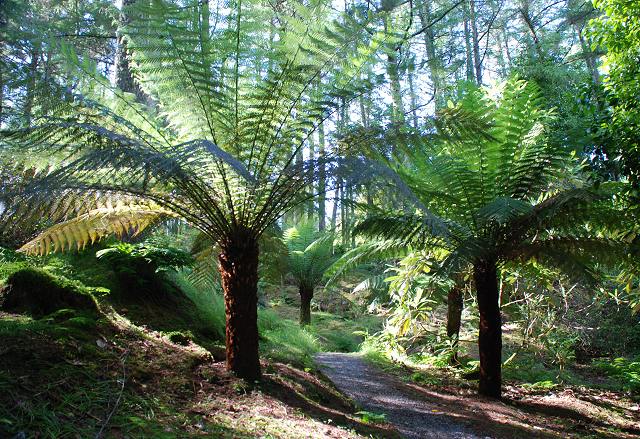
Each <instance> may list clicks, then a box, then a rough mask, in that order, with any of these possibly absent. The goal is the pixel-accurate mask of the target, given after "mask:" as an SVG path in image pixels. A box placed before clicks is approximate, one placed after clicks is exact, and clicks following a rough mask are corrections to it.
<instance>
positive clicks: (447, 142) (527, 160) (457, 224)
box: [355, 79, 637, 280]
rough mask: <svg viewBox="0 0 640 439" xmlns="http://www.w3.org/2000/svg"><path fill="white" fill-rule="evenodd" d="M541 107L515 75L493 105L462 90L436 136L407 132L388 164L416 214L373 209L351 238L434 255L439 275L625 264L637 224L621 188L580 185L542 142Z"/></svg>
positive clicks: (531, 88)
mask: <svg viewBox="0 0 640 439" xmlns="http://www.w3.org/2000/svg"><path fill="white" fill-rule="evenodd" d="M542 108H543V106H542V101H541V97H540V92H539V90H538V88H537V87H536V86H535V85H533V84H531V83H526V82H523V81H520V80H517V79H512V80H510V81H507V82H506V83H505V84H504V85H503V87H502V88H501V89H500V91H499V94H498V98H496V99H495V100H494V99H490V98H489V97H488V95H487V94H485V93H483V92H481V91H480V90H474V89H472V90H468V91H467V92H466V93H465V94H464V95H463V97H462V99H461V100H460V102H458V104H456V105H454V106H452V108H449V109H447V110H445V111H444V114H443V115H441V118H440V120H439V121H438V122H437V124H436V126H437V129H438V133H437V134H436V135H428V136H422V137H416V136H412V137H411V138H408V139H406V141H407V142H408V144H407V145H406V147H405V148H403V149H402V150H403V151H404V153H405V155H404V156H402V157H391V158H387V161H388V163H389V166H390V167H391V168H392V169H394V170H395V172H396V173H397V174H398V175H399V176H400V178H401V179H402V180H403V182H404V183H405V184H406V185H407V186H408V187H409V188H410V189H411V192H412V194H413V197H414V198H417V199H418V200H419V201H420V202H419V203H415V209H414V210H412V211H411V210H410V211H407V210H406V209H405V210H404V211H402V212H374V213H373V214H371V215H369V216H368V217H367V218H366V219H365V220H363V221H362V222H360V223H359V224H358V225H357V227H356V229H355V232H356V233H360V234H363V235H366V236H369V237H373V238H377V239H382V240H384V242H401V243H403V244H405V245H408V246H411V247H412V248H416V249H421V248H422V249H441V250H443V251H445V252H446V254H447V256H446V258H445V259H444V261H443V262H442V267H441V271H442V272H443V273H452V272H461V271H463V270H464V269H465V268H466V267H468V265H469V264H470V263H474V261H477V260H478V259H489V260H494V261H506V260H527V259H538V260H541V261H544V262H546V263H548V264H550V265H553V266H556V267H559V268H561V269H563V270H564V271H565V272H568V273H571V274H572V275H574V276H575V277H582V278H583V279H584V278H586V279H588V280H592V279H593V276H592V270H591V267H593V266H594V264H616V263H618V262H620V261H622V260H625V259H629V252H630V249H629V245H630V244H631V243H632V242H633V239H634V237H635V236H636V233H637V226H636V225H635V224H634V223H633V219H632V218H630V216H629V215H628V214H627V213H626V212H625V210H624V203H621V202H620V197H621V194H622V193H621V191H620V185H619V184H615V183H614V184H607V185H601V186H600V187H598V188H595V187H588V186H587V185H586V184H585V183H584V182H582V181H581V180H580V177H579V176H576V175H575V174H574V173H573V169H575V168H576V167H577V164H576V161H575V159H573V158H572V157H571V156H570V155H568V154H567V153H566V152H565V151H564V150H562V149H561V148H560V147H558V146H553V145H551V144H550V143H549V142H547V139H546V134H545V125H546V123H547V122H548V121H549V120H550V118H551V117H552V114H551V113H549V112H548V111H546V110H543V109H542ZM459 115H464V117H463V118H462V119H461V118H460V117H458V116H459ZM474 120H475V121H474ZM460 122H462V123H460ZM483 126H484V127H485V128H484V129H482V127H483ZM434 224H443V225H445V229H446V231H445V232H444V233H439V232H438V229H436V228H434Z"/></svg>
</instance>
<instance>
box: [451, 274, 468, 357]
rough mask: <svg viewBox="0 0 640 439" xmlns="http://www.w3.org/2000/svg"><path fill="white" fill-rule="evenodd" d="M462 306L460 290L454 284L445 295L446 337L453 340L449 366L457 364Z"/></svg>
mask: <svg viewBox="0 0 640 439" xmlns="http://www.w3.org/2000/svg"><path fill="white" fill-rule="evenodd" d="M463 305H464V301H463V296H462V288H461V287H460V286H459V285H457V284H456V285H454V286H453V288H451V289H450V290H449V293H448V295H447V336H448V337H449V338H451V339H453V349H454V353H453V356H452V357H451V364H458V339H459V337H460V326H461V324H462V308H463Z"/></svg>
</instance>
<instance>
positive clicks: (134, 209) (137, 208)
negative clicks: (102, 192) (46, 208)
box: [19, 204, 175, 256]
mask: <svg viewBox="0 0 640 439" xmlns="http://www.w3.org/2000/svg"><path fill="white" fill-rule="evenodd" d="M173 216H175V214H174V213H173V212H172V211H170V210H167V209H163V208H161V207H159V206H154V205H144V204H129V205H125V204H118V205H115V206H104V207H102V208H98V209H92V210H90V211H89V212H87V213H85V214H83V215H80V216H78V217H76V218H74V219H71V220H69V221H65V222H62V223H59V224H56V225H55V226H52V227H50V228H48V229H47V230H45V231H44V232H42V233H40V234H39V235H38V236H37V237H35V238H34V239H32V240H31V241H29V242H27V243H26V244H25V245H23V246H22V247H21V248H20V249H19V251H21V252H24V253H27V254H32V255H40V256H42V255H46V254H49V253H51V252H56V251H64V250H65V249H67V250H71V249H72V248H74V247H75V248H77V249H78V250H80V249H83V248H84V247H85V246H86V245H87V244H93V243H94V242H96V241H98V240H100V239H102V238H104V237H106V236H109V235H116V236H122V235H124V234H126V233H131V234H132V236H135V235H137V234H139V233H140V232H142V231H143V230H144V229H146V228H147V227H149V226H151V225H154V224H156V223H157V222H158V221H160V220H161V219H163V218H167V217H173Z"/></svg>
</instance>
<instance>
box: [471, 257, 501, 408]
mask: <svg viewBox="0 0 640 439" xmlns="http://www.w3.org/2000/svg"><path fill="white" fill-rule="evenodd" d="M473 277H474V280H475V284H476V292H477V296H478V309H479V311H480V331H479V332H480V334H479V337H478V348H479V351H480V386H479V393H480V394H481V395H485V396H489V397H492V398H500V396H501V383H502V371H501V369H502V319H501V317H500V304H499V303H498V298H499V289H498V275H497V266H496V263H495V261H477V262H476V263H475V264H474V267H473Z"/></svg>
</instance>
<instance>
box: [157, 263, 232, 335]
mask: <svg viewBox="0 0 640 439" xmlns="http://www.w3.org/2000/svg"><path fill="white" fill-rule="evenodd" d="M169 278H170V279H171V281H172V282H174V283H175V284H176V286H177V287H178V288H179V289H180V290H181V291H182V292H183V293H184V294H185V296H187V297H188V298H189V299H190V300H191V301H192V302H193V303H194V305H195V308H196V310H197V313H198V316H195V317H196V318H195V319H194V320H195V321H196V322H197V326H198V329H199V330H200V331H201V332H206V333H208V334H212V335H213V336H214V337H215V338H216V339H217V340H219V341H222V340H224V335H225V314H224V298H223V297H222V291H221V290H218V289H215V288H204V289H198V288H195V287H194V286H193V284H192V283H191V282H189V281H188V280H187V279H186V277H185V276H184V275H183V274H182V272H177V273H171V274H169Z"/></svg>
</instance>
